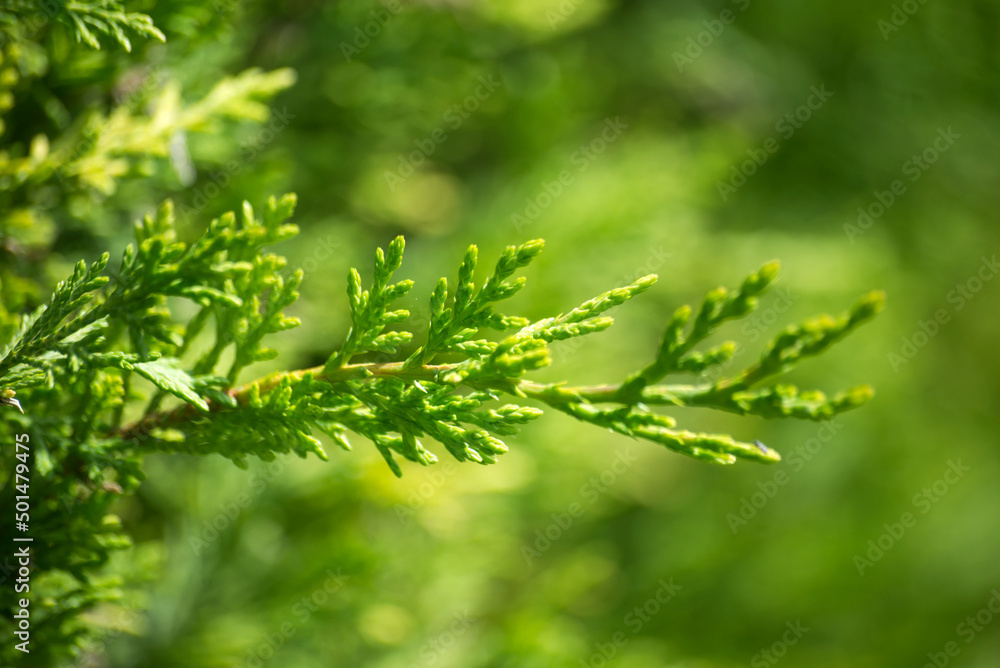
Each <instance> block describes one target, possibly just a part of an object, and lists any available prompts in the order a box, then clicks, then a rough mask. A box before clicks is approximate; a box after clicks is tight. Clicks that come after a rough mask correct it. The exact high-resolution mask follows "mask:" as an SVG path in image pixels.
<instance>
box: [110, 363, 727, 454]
mask: <svg viewBox="0 0 1000 668" xmlns="http://www.w3.org/2000/svg"><path fill="white" fill-rule="evenodd" d="M454 368H455V365H451V364H437V365H427V366H419V367H407V366H406V364H405V362H388V363H381V364H348V365H345V366H343V367H340V368H339V369H337V370H335V371H333V372H331V373H324V372H323V369H324V367H322V366H316V367H312V368H310V369H299V370H297V371H282V372H278V373H274V374H271V375H270V376H265V377H264V378H261V379H258V380H255V381H253V382H252V383H247V384H246V385H242V386H240V387H234V388H232V389H231V390H229V392H228V394H229V396H230V397H232V398H233V399H235V400H236V402H237V403H238V404H246V403H247V402H248V401H249V400H250V394H251V392H252V391H253V388H254V387H256V388H257V391H258V392H259V393H260V394H266V393H268V392H270V391H271V390H274V389H275V388H276V387H278V386H279V385H280V384H281V382H282V381H283V380H284V379H285V378H291V379H292V380H300V379H302V378H303V377H304V376H306V375H307V374H311V375H312V377H313V378H315V379H316V380H323V381H326V382H329V383H339V382H344V381H347V380H364V379H366V378H399V379H401V380H411V381H420V380H433V379H435V378H437V377H439V376H440V374H442V373H444V372H447V371H451V370H452V369H454ZM467 384H468V385H469V387H472V388H474V389H482V390H487V389H489V390H500V391H503V392H506V393H508V394H512V395H515V396H523V397H529V398H531V399H536V400H538V401H541V402H543V403H546V404H549V405H550V406H557V405H559V404H567V403H578V402H581V401H582V402H587V403H595V404H597V403H619V404H631V403H636V402H635V401H634V400H633V398H631V397H629V396H626V392H625V391H624V390H623V386H622V385H584V386H578V387H572V386H567V385H564V384H561V383H549V384H544V383H535V382H532V381H529V380H516V379H506V378H504V379H496V380H488V381H486V380H475V381H468V383H467ZM710 389H711V386H691V385H674V386H653V387H647V388H644V389H643V391H642V393H641V395H640V396H639V397H638V400H639V401H641V402H643V403H647V404H668V405H690V404H692V403H694V404H697V403H698V400H699V399H700V398H703V396H704V394H705V392H706V391H710ZM208 405H209V412H213V411H220V410H222V409H224V408H225V405H224V404H219V403H216V402H211V401H210V402H208ZM204 415H206V413H205V412H204V411H201V410H199V409H198V408H197V407H195V406H194V405H193V404H188V403H185V404H183V405H181V406H178V407H177V408H174V409H173V410H170V411H158V412H155V413H151V414H150V415H147V416H145V417H143V418H142V419H140V420H137V421H136V422H133V423H132V424H130V425H128V426H125V427H123V428H122V429H120V430H118V431H117V432H115V433H116V435H117V436H118V437H119V438H121V439H122V440H126V441H127V440H131V439H135V438H139V437H142V436H145V435H146V434H148V433H149V432H150V431H151V430H152V429H154V428H157V427H167V426H170V425H174V424H180V423H183V422H187V421H190V420H193V419H196V418H198V417H200V416H204Z"/></svg>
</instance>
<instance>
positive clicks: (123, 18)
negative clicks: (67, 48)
mask: <svg viewBox="0 0 1000 668" xmlns="http://www.w3.org/2000/svg"><path fill="white" fill-rule="evenodd" d="M53 18H54V19H56V20H57V21H59V22H60V23H63V24H65V25H66V26H68V27H69V28H70V30H71V31H72V33H73V36H74V38H75V39H76V41H77V42H79V43H83V44H86V45H87V46H89V47H90V48H92V49H100V48H101V43H100V41H99V40H98V35H104V36H106V37H109V38H111V39H113V40H114V41H115V42H117V43H118V45H119V46H121V48H123V49H125V51H131V50H132V42H131V41H129V38H128V37H127V36H126V32H132V33H135V34H136V35H140V36H142V37H152V38H153V39H158V40H160V41H161V42H163V41H166V37H164V35H163V33H162V32H160V30H159V29H158V28H157V27H156V26H154V25H153V19H151V18H150V17H149V16H147V15H146V14H141V13H138V12H128V11H125V7H124V5H123V4H122V3H120V2H114V1H113V0H92V1H91V2H71V1H70V2H67V1H66V0H48V1H47V2H46V1H43V0H7V1H6V2H4V3H3V4H2V5H0V26H2V30H3V32H5V33H7V34H9V35H13V36H14V37H23V36H25V35H26V34H30V33H33V32H37V30H38V29H39V25H40V24H44V23H45V22H47V21H48V20H51V19H53Z"/></svg>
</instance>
